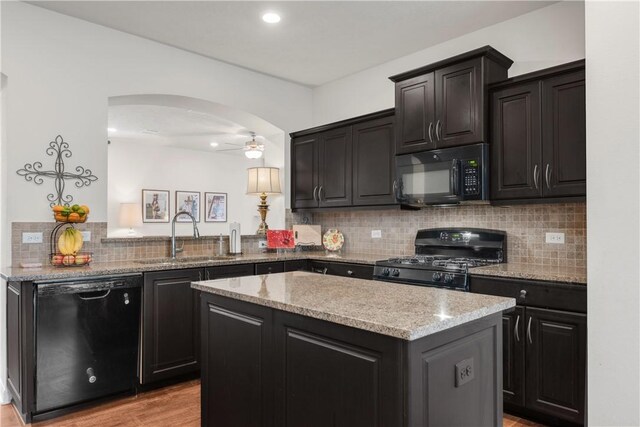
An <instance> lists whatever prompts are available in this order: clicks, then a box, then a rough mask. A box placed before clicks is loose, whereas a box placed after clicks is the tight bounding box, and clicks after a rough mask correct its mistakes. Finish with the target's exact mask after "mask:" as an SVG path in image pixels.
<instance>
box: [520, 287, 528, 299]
mask: <svg viewBox="0 0 640 427" xmlns="http://www.w3.org/2000/svg"><path fill="white" fill-rule="evenodd" d="M526 297H527V291H525V290H524V289H523V290H521V291H520V298H522V299H525V298H526Z"/></svg>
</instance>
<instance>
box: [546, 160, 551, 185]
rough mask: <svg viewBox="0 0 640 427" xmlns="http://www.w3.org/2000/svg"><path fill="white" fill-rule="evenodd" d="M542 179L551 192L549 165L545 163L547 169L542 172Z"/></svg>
mask: <svg viewBox="0 0 640 427" xmlns="http://www.w3.org/2000/svg"><path fill="white" fill-rule="evenodd" d="M544 179H545V181H547V189H549V190H551V184H550V183H549V182H550V181H551V165H550V164H549V163H547V169H546V170H545V171H544Z"/></svg>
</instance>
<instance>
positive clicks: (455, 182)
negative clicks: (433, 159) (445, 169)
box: [451, 159, 460, 196]
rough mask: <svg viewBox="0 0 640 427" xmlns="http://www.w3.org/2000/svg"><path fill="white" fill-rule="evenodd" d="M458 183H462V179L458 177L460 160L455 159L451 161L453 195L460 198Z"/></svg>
mask: <svg viewBox="0 0 640 427" xmlns="http://www.w3.org/2000/svg"><path fill="white" fill-rule="evenodd" d="M458 182H460V177H459V176H458V159H453V160H452V161H451V193H452V194H453V195H454V196H459V194H458Z"/></svg>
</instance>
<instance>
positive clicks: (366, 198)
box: [353, 117, 396, 205]
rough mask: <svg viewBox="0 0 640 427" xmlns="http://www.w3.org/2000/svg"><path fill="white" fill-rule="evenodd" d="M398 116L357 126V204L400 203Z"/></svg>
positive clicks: (354, 164)
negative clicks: (398, 200) (396, 186)
mask: <svg viewBox="0 0 640 427" xmlns="http://www.w3.org/2000/svg"><path fill="white" fill-rule="evenodd" d="M393 122H394V119H393V117H384V118H382V119H377V120H372V121H370V122H366V123H360V124H357V125H354V126H353V204H354V205H387V204H394V203H396V195H395V187H394V186H395V181H394V180H395V164H394V156H395V143H394V129H393V128H394V126H393Z"/></svg>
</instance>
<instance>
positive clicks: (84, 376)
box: [35, 275, 142, 413]
mask: <svg viewBox="0 0 640 427" xmlns="http://www.w3.org/2000/svg"><path fill="white" fill-rule="evenodd" d="M141 282H142V276H141V275H127V276H118V277H93V278H87V279H86V280H73V281H57V282H42V283H37V293H36V310H35V312H36V331H35V332H36V367H37V370H36V389H35V407H36V408H35V409H36V410H35V412H37V413H43V412H47V411H50V410H54V409H59V408H63V407H66V406H70V405H74V404H78V403H82V402H86V401H89V400H92V399H97V398H100V397H106V396H109V395H112V394H116V393H120V392H125V391H128V390H133V389H134V387H135V384H136V378H137V358H138V336H139V329H140V301H141V298H140V297H141V295H140V293H141Z"/></svg>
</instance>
